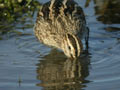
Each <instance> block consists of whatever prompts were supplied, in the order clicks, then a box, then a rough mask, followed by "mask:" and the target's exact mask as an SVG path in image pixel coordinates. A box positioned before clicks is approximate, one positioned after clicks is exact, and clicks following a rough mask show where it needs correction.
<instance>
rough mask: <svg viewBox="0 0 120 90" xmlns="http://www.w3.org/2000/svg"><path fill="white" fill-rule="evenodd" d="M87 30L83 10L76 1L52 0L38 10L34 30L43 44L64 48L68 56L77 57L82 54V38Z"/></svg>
mask: <svg viewBox="0 0 120 90" xmlns="http://www.w3.org/2000/svg"><path fill="white" fill-rule="evenodd" d="M86 30H87V27H86V20H85V16H84V13H83V10H82V8H81V7H80V6H78V5H77V3H76V2H74V1H73V0H51V1H49V2H47V3H45V4H44V5H43V6H42V8H41V9H40V11H39V12H38V16H37V21H36V24H35V29H34V32H35V35H36V37H37V38H38V39H39V41H40V42H42V43H43V44H45V45H48V46H53V47H56V48H59V49H62V50H63V51H64V53H65V54H66V55H67V56H68V57H75V56H79V55H80V52H81V50H82V43H81V40H80V39H81V38H82V37H83V35H84V34H85V33H86V32H87V31H86ZM67 49H71V50H67ZM68 53H69V54H68ZM73 53H74V54H75V56H72V54H73Z"/></svg>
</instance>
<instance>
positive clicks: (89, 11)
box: [0, 0, 120, 90]
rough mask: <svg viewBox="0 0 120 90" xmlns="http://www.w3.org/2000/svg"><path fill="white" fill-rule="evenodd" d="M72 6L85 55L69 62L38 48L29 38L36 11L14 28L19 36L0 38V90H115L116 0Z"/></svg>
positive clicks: (119, 81) (118, 80)
mask: <svg viewBox="0 0 120 90" xmlns="http://www.w3.org/2000/svg"><path fill="white" fill-rule="evenodd" d="M46 1H48V0H45V1H40V2H42V3H44V2H46ZM76 2H78V3H79V5H80V6H81V7H82V8H83V10H84V12H85V15H86V19H87V24H88V27H89V28H90V39H89V54H87V55H83V56H81V57H80V58H79V59H78V61H71V60H69V59H67V58H66V57H65V56H64V54H63V53H62V52H61V51H59V50H56V49H53V48H50V47H47V46H45V45H43V44H40V43H39V42H38V41H37V40H36V38H35V36H34V34H33V25H34V22H35V19H36V12H35V14H34V16H33V17H32V18H30V17H28V18H27V19H26V20H25V21H23V22H18V23H17V25H15V26H14V25H13V27H14V28H15V29H16V30H18V31H19V33H17V34H16V33H14V32H12V33H9V34H5V35H3V36H2V37H3V39H2V40H0V90H44V89H46V90H119V88H120V21H119V19H120V12H119V11H120V2H119V0H94V1H93V0H86V1H85V0H84V1H83V0H76ZM5 27H6V26H5ZM20 32H21V33H20Z"/></svg>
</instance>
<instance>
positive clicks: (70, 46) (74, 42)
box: [62, 34, 83, 59]
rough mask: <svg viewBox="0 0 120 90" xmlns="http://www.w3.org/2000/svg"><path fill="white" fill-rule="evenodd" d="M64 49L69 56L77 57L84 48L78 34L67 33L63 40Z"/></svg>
mask: <svg viewBox="0 0 120 90" xmlns="http://www.w3.org/2000/svg"><path fill="white" fill-rule="evenodd" d="M62 50H63V52H64V53H65V55H66V56H67V57H69V58H74V59H76V58H77V57H79V56H80V54H81V52H82V50H83V44H82V42H81V40H80V39H79V38H78V37H77V36H75V35H72V34H66V35H65V38H64V40H63V42H62Z"/></svg>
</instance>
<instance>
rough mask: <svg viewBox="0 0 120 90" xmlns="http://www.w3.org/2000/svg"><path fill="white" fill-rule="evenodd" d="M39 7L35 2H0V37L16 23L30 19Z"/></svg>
mask: <svg viewBox="0 0 120 90" xmlns="http://www.w3.org/2000/svg"><path fill="white" fill-rule="evenodd" d="M40 6H41V4H40V3H39V2H38V1H37V0H0V36H1V34H5V33H7V32H9V31H10V30H13V29H14V27H13V26H15V24H16V23H17V22H20V21H24V20H25V18H28V17H31V18H32V16H33V14H34V12H35V10H36V9H38V8H40Z"/></svg>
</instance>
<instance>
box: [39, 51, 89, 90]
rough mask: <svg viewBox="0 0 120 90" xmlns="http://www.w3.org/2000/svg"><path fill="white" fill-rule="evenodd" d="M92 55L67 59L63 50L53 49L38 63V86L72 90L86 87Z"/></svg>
mask: <svg viewBox="0 0 120 90" xmlns="http://www.w3.org/2000/svg"><path fill="white" fill-rule="evenodd" d="M89 66H90V56H89V54H88V53H87V55H84V56H81V57H80V58H79V59H77V60H71V59H67V58H66V57H65V56H64V54H63V53H62V52H58V51H57V50H55V49H54V50H52V51H51V52H50V54H48V55H46V56H44V58H43V60H40V63H39V64H37V79H38V80H41V82H40V83H38V84H37V86H41V87H44V88H45V89H47V90H62V89H64V90H70V89H75V90H76V89H80V88H83V87H86V86H85V85H84V83H89V81H88V80H86V77H87V76H88V75H89Z"/></svg>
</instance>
